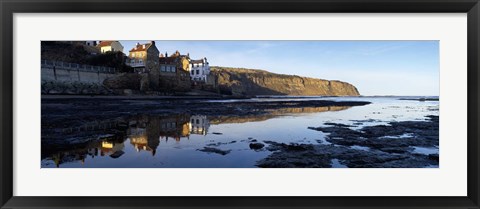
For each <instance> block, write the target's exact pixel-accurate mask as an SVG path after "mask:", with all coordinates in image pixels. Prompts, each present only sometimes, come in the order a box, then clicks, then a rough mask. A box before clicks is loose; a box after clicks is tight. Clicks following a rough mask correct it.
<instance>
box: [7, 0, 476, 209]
mask: <svg viewBox="0 0 480 209" xmlns="http://www.w3.org/2000/svg"><path fill="white" fill-rule="evenodd" d="M0 7H1V24H2V26H1V33H0V35H1V42H0V47H1V50H2V56H0V63H1V66H2V70H1V74H0V82H1V84H0V88H1V89H0V94H1V95H0V100H1V104H0V107H1V113H0V118H1V127H0V133H1V143H0V154H1V159H0V160H1V164H0V175H1V176H0V185H1V186H0V187H1V191H0V205H1V208H2V209H3V208H5V209H6V208H140V207H141V208H252V209H253V208H479V205H480V204H479V199H480V198H479V163H480V161H479V155H478V152H479V151H480V147H479V143H478V136H479V134H478V133H479V131H480V129H479V127H478V116H479V112H478V105H479V104H478V101H479V97H478V94H479V93H480V92H479V84H478V83H479V81H480V79H479V73H478V71H479V70H480V66H479V60H480V53H479V50H480V47H479V46H480V42H479V38H480V37H479V36H480V27H479V22H480V21H479V20H480V16H479V14H480V3H479V0H404V1H402V0H335V1H332V0H255V1H248V0H229V1H225V0H223V1H222V0H143V1H135V0H85V1H81V0H72V1H67V0H1V1H0ZM85 12H89V13H119V12H120V13H157V12H163V13H201V12H212V13H220V12H221V13H225V12H227V13H259V12H262V13H263V12H265V13H280V12H288V13H312V12H313V13H317V12H322V13H323V12H328V13H467V14H468V16H467V18H468V23H467V24H468V162H467V163H468V195H467V196H465V197H415V196H412V197H19V196H13V183H12V182H13V180H14V176H13V150H12V149H13V148H12V147H13V146H12V145H13V140H14V138H13V121H14V118H13V113H12V112H13V110H14V108H15V104H14V103H13V96H14V95H13V90H14V89H13V54H12V51H13V40H14V39H15V37H13V15H14V14H15V13H85ZM445 180H446V181H448V179H445Z"/></svg>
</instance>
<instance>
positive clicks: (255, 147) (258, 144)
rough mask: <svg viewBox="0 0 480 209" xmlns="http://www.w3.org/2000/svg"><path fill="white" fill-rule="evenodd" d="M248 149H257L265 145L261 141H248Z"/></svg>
mask: <svg viewBox="0 0 480 209" xmlns="http://www.w3.org/2000/svg"><path fill="white" fill-rule="evenodd" d="M249 146H250V149H254V150H258V149H262V148H263V147H264V146H265V145H264V144H262V143H250V145H249Z"/></svg>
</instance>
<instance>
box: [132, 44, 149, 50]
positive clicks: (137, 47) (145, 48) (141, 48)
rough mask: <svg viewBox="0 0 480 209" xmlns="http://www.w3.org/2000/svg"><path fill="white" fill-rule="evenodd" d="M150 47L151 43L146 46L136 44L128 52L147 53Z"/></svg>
mask: <svg viewBox="0 0 480 209" xmlns="http://www.w3.org/2000/svg"><path fill="white" fill-rule="evenodd" d="M151 45H152V43H146V44H138V45H136V46H135V47H133V48H132V49H131V50H130V52H142V51H147V49H148V48H149V47H150V46H151Z"/></svg>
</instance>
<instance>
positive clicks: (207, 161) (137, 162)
mask: <svg viewBox="0 0 480 209" xmlns="http://www.w3.org/2000/svg"><path fill="white" fill-rule="evenodd" d="M402 98H405V97H402ZM272 100H273V101H275V100H292V101H295V100H335V101H346V100H348V101H369V102H372V103H371V104H369V105H365V106H355V107H319V108H284V109H278V110H273V111H271V112H270V113H269V114H266V115H252V116H242V117H239V116H205V115H197V114H195V113H194V111H193V113H188V114H187V113H185V114H171V115H145V114H142V115H138V116H135V117H132V118H130V119H129V121H128V126H126V127H125V130H124V131H123V132H121V133H119V134H116V135H108V134H105V133H103V134H102V133H98V131H97V132H96V134H95V135H91V136H89V137H90V139H91V140H89V142H86V143H82V144H81V145H75V146H73V145H72V146H71V147H68V146H67V147H62V148H61V149H58V150H57V149H55V150H53V151H52V150H49V149H48V148H47V147H43V146H42V160H41V165H42V167H43V168H52V167H53V168H54V167H60V168H76V167H79V168H88V167H92V168H93V167H97V168H98V167H102V168H109V167H113V168H125V167H142V168H155V167H167V168H197V167H207V168H234V167H235V168H236V167H255V163H256V162H257V161H258V160H260V159H263V158H265V157H266V156H268V155H269V154H270V153H271V152H269V151H267V150H266V149H265V148H261V149H257V150H255V149H252V148H250V143H252V142H255V140H256V141H257V142H262V141H265V140H269V141H276V142H283V143H302V144H318V143H322V144H329V143H328V142H327V141H326V140H325V136H326V134H325V133H322V132H320V131H315V130H310V129H308V127H319V126H325V124H324V123H342V124H347V125H352V126H353V127H352V128H353V129H360V128H362V127H365V126H372V125H379V124H388V122H392V121H412V120H425V116H427V115H438V112H439V102H438V101H415V100H399V98H398V97H277V98H256V99H251V100H250V101H252V102H263V101H272ZM236 101H239V100H230V102H236ZM240 101H245V100H240ZM210 102H219V101H218V100H214V101H210ZM112 111H114V110H112ZM72 117H75V116H72ZM110 127H111V126H110ZM54 128H58V127H54ZM104 129H105V130H108V129H109V126H106V125H105V126H104ZM100 132H101V131H100ZM68 137H72V136H71V135H68ZM389 137H392V138H402V137H410V135H409V133H405V134H403V135H400V136H389ZM389 137H385V138H386V139H385V140H388V138H389ZM205 147H209V148H215V149H217V151H218V152H204V151H202V149H203V148H205ZM351 149H363V150H365V147H359V146H356V147H355V146H352V147H351ZM367 149H368V148H367ZM414 150H415V151H413V152H414V153H420V154H432V153H437V154H438V147H437V148H420V147H415V149H414ZM332 165H333V167H343V165H341V164H339V162H338V160H337V161H334V162H332Z"/></svg>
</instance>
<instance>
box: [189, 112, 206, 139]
mask: <svg viewBox="0 0 480 209" xmlns="http://www.w3.org/2000/svg"><path fill="white" fill-rule="evenodd" d="M188 125H189V130H190V134H199V135H207V133H208V128H209V127H210V121H209V120H208V118H207V116H206V115H192V116H191V117H190V122H189V124H188Z"/></svg>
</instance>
